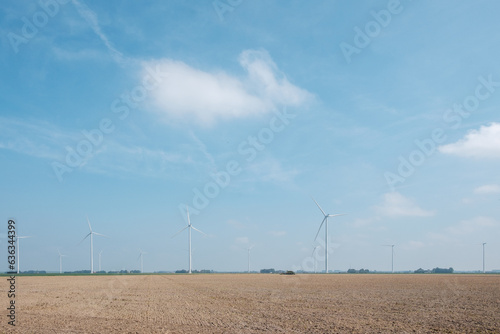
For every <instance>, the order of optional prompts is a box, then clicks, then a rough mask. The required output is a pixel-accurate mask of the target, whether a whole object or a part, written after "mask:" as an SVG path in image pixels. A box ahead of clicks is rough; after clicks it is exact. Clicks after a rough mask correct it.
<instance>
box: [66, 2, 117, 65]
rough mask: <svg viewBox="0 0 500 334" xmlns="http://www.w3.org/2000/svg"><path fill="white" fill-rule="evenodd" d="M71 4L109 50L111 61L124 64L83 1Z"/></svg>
mask: <svg viewBox="0 0 500 334" xmlns="http://www.w3.org/2000/svg"><path fill="white" fill-rule="evenodd" d="M72 1H73V4H74V5H75V7H76V10H77V11H78V13H79V14H80V16H81V17H82V18H83V19H84V20H85V21H87V23H88V24H89V26H90V28H91V29H92V30H93V31H94V33H95V34H96V35H97V36H99V38H100V39H101V40H102V41H103V43H104V45H106V48H107V49H108V50H109V52H110V54H111V56H112V57H113V59H115V61H116V62H118V63H120V64H121V63H124V62H125V58H124V57H123V54H122V53H121V52H120V51H118V50H117V49H115V47H114V46H113V45H112V44H111V42H110V41H109V40H108V38H107V37H106V35H105V34H104V33H103V32H102V30H101V27H100V25H99V21H98V19H97V14H96V13H95V12H94V11H92V10H91V9H90V8H89V7H88V6H87V5H86V4H85V3H84V2H83V0H72Z"/></svg>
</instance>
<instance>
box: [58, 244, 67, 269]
mask: <svg viewBox="0 0 500 334" xmlns="http://www.w3.org/2000/svg"><path fill="white" fill-rule="evenodd" d="M57 253H58V254H59V274H62V258H63V256H67V255H62V254H61V252H60V251H59V249H57Z"/></svg>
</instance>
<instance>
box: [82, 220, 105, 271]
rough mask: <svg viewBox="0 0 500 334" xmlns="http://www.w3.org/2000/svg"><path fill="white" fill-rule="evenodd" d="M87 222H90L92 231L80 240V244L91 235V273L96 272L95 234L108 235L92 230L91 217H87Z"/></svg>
mask: <svg viewBox="0 0 500 334" xmlns="http://www.w3.org/2000/svg"><path fill="white" fill-rule="evenodd" d="M87 223H89V230H90V232H89V234H87V235H86V236H85V238H83V239H82V241H80V243H79V244H81V243H82V242H83V241H84V240H85V239H87V238H88V237H89V236H90V273H91V274H93V273H94V238H93V237H94V234H95V235H100V236H101V237H106V236H105V235H104V234H101V233H97V232H94V231H92V226H90V220H89V217H87Z"/></svg>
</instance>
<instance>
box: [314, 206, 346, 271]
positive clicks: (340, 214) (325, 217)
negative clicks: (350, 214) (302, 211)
mask: <svg viewBox="0 0 500 334" xmlns="http://www.w3.org/2000/svg"><path fill="white" fill-rule="evenodd" d="M312 200H313V201H314V203H316V205H317V206H318V208H319V210H320V211H321V213H322V214H323V216H324V218H323V221H321V225H319V229H318V233H316V238H314V240H316V239H318V235H319V231H321V227H322V226H323V224H325V273H326V274H328V218H330V217H337V216H344V215H346V214H345V213H339V214H334V215H331V214H326V213H325V211H323V209H322V208H321V207H320V206H319V204H318V202H316V200H315V199H314V198H313V199H312Z"/></svg>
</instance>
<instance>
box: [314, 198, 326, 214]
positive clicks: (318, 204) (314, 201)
mask: <svg viewBox="0 0 500 334" xmlns="http://www.w3.org/2000/svg"><path fill="white" fill-rule="evenodd" d="M311 198H312V197H311ZM312 200H313V201H314V203H316V205H317V206H318V208H319V209H320V210H321V212H322V213H323V216H326V213H325V211H323V209H322V208H321V207H320V206H319V204H318V202H316V200H315V199H314V198H312Z"/></svg>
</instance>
